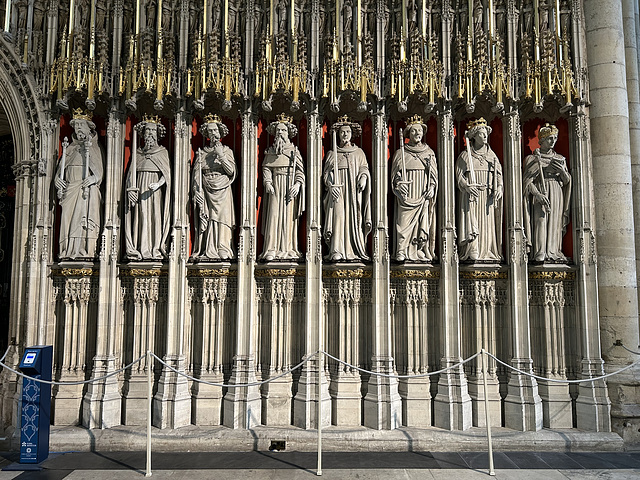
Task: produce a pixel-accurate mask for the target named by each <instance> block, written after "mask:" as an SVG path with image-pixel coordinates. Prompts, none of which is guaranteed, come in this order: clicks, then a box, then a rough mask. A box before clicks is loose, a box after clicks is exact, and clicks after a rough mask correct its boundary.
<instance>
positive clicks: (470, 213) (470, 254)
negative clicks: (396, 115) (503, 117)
mask: <svg viewBox="0 0 640 480" xmlns="http://www.w3.org/2000/svg"><path fill="white" fill-rule="evenodd" d="M490 133H491V127H490V126H489V125H487V122H486V121H485V119H484V118H480V119H479V120H475V121H472V122H469V124H468V125H467V131H466V133H465V141H466V144H467V148H466V149H465V150H464V151H463V152H461V153H460V155H459V156H458V160H457V161H456V171H455V174H456V183H457V185H458V190H459V196H458V209H459V210H458V243H459V246H460V252H459V254H460V260H469V261H476V260H481V261H496V262H498V261H500V260H502V195H503V193H504V187H503V182H502V166H501V165H500V161H499V160H498V157H497V156H496V154H495V153H493V150H491V147H490V146H489V144H488V143H487V140H488V137H489V134H490Z"/></svg>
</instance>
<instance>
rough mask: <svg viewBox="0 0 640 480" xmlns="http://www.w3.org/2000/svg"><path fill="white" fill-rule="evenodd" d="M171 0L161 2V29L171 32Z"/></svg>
mask: <svg viewBox="0 0 640 480" xmlns="http://www.w3.org/2000/svg"><path fill="white" fill-rule="evenodd" d="M172 19H173V2H162V31H163V32H165V33H171V32H172V27H173V25H172V23H173V22H172Z"/></svg>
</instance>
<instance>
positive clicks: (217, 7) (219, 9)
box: [211, 0, 222, 34]
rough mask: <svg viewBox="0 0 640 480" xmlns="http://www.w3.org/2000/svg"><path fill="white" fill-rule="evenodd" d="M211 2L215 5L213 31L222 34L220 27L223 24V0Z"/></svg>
mask: <svg viewBox="0 0 640 480" xmlns="http://www.w3.org/2000/svg"><path fill="white" fill-rule="evenodd" d="M211 3H212V7H213V16H212V17H211V18H212V20H213V22H212V27H211V31H212V32H218V33H220V34H222V29H221V28H220V25H221V24H222V21H221V20H220V17H221V16H222V0H213V2H211Z"/></svg>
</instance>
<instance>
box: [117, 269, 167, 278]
mask: <svg viewBox="0 0 640 480" xmlns="http://www.w3.org/2000/svg"><path fill="white" fill-rule="evenodd" d="M120 275H121V276H123V277H166V276H167V275H168V273H167V271H166V270H161V269H159V268H149V269H147V268H123V269H122V270H120Z"/></svg>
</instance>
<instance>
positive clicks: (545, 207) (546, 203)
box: [534, 193, 551, 213]
mask: <svg viewBox="0 0 640 480" xmlns="http://www.w3.org/2000/svg"><path fill="white" fill-rule="evenodd" d="M534 198H535V200H536V202H538V203H539V204H540V206H542V209H543V210H544V211H545V212H547V213H549V210H551V205H550V204H549V199H548V198H547V197H545V196H544V195H542V194H541V193H537V194H536V195H535V197H534Z"/></svg>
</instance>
